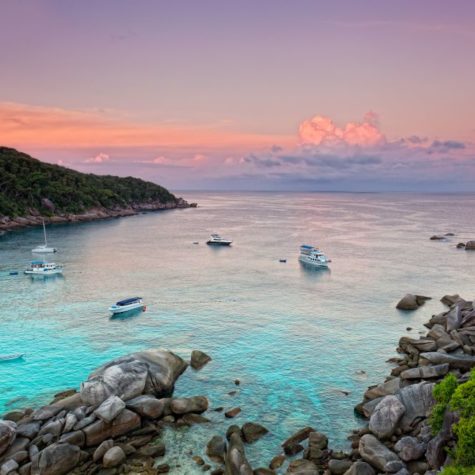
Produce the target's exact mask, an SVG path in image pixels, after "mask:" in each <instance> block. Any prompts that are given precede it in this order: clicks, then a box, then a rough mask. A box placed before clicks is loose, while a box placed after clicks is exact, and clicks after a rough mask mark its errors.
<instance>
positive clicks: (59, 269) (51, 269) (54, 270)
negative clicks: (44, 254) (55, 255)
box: [25, 261, 63, 276]
mask: <svg viewBox="0 0 475 475" xmlns="http://www.w3.org/2000/svg"><path fill="white" fill-rule="evenodd" d="M62 273H63V266H59V265H57V264H55V263H54V262H44V261H32V262H31V265H30V267H28V268H27V269H25V274H27V275H32V276H37V275H38V276H47V275H57V274H62Z"/></svg>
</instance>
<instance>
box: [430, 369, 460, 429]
mask: <svg viewBox="0 0 475 475" xmlns="http://www.w3.org/2000/svg"><path fill="white" fill-rule="evenodd" d="M457 386H458V382H457V378H456V377H455V375H454V374H452V373H449V374H448V375H447V376H446V377H445V378H444V379H443V380H442V381H441V382H440V383H439V384H437V385H436V386H435V387H434V392H433V394H434V399H435V401H436V404H435V405H434V407H433V408H432V412H431V416H430V420H429V422H430V425H431V428H432V432H433V433H434V434H437V432H439V431H440V429H442V423H443V422H444V414H445V411H446V409H447V406H448V405H449V402H450V400H451V398H452V395H453V394H454V392H455V390H456V389H457Z"/></svg>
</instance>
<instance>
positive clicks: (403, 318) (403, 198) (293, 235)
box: [0, 192, 475, 473]
mask: <svg viewBox="0 0 475 475" xmlns="http://www.w3.org/2000/svg"><path fill="white" fill-rule="evenodd" d="M183 197H184V198H185V199H187V200H188V201H196V202H198V204H199V207H198V208H196V209H185V210H173V211H163V212H157V213H149V214H140V215H137V216H133V217H129V218H121V219H113V220H107V221H96V222H91V223H82V224H71V225H57V226H48V228H47V231H48V241H49V243H50V244H51V245H53V246H55V247H58V248H59V252H58V254H56V255H55V256H54V260H55V261H56V262H57V263H61V264H63V265H64V268H65V270H64V277H63V278H50V279H46V280H38V279H31V278H29V277H27V276H25V275H23V274H22V271H23V269H24V268H25V267H26V265H27V264H28V263H29V261H30V260H31V259H32V254H31V249H32V248H33V247H34V246H36V245H37V244H39V243H41V242H42V239H43V237H42V229H40V228H38V229H27V230H19V231H15V232H11V233H7V234H6V235H4V236H2V237H0V309H1V310H0V316H1V320H0V325H1V332H0V354H9V353H16V352H22V353H25V358H24V359H23V360H20V361H12V362H4V363H0V382H1V386H0V410H1V411H7V410H11V409H14V408H20V407H27V406H38V405H40V404H44V403H47V402H48V401H49V400H50V399H51V397H52V395H53V394H55V393H56V392H59V391H61V390H64V389H67V388H78V387H79V384H80V382H81V381H83V380H84V379H86V378H87V376H88V374H89V373H90V372H91V370H93V369H94V368H96V367H97V366H99V365H100V364H102V363H104V362H106V361H108V360H110V359H112V358H114V357H116V356H120V355H124V354H127V353H130V352H133V351H137V350H141V349H146V348H157V347H164V348H168V349H170V350H172V351H174V352H176V353H177V354H179V355H181V356H182V357H184V358H186V359H189V356H190V353H191V351H192V350H193V349H200V350H202V351H205V352H206V353H208V354H209V355H210V356H211V357H212V358H213V360H212V362H211V363H209V364H208V365H207V366H206V367H205V368H203V369H202V370H201V371H198V372H196V371H193V370H192V369H188V370H187V371H186V373H185V374H184V375H183V376H182V377H181V378H180V379H179V381H178V383H177V386H176V390H175V395H177V396H189V395H205V396H207V397H208V398H209V400H210V407H211V408H216V407H221V406H222V407H224V408H225V410H227V409H230V408H232V407H236V406H239V407H241V409H242V412H241V413H240V415H239V416H238V417H236V418H235V419H231V420H227V419H225V418H224V415H223V413H220V412H214V411H209V412H208V413H207V414H206V415H207V416H208V417H209V418H210V419H211V420H212V424H211V425H209V424H207V425H205V426H200V427H199V426H195V427H193V428H191V429H189V430H184V429H180V430H179V431H176V432H172V431H168V433H167V434H166V438H167V440H169V444H168V446H169V454H168V455H167V456H166V457H165V459H166V460H167V459H168V460H171V462H172V464H173V461H175V462H176V460H180V464H181V468H178V469H176V470H175V472H174V473H193V471H194V470H197V473H200V472H201V469H195V468H194V464H193V463H192V462H190V455H189V453H188V452H189V450H193V452H194V453H195V454H201V455H202V454H203V453H204V447H205V444H206V442H207V441H208V440H209V439H210V438H211V436H212V435H214V434H224V432H225V430H226V428H227V426H228V425H230V424H231V423H237V424H242V423H244V422H247V421H255V422H259V423H261V424H263V425H264V426H266V427H267V428H268V429H269V431H270V433H269V434H268V435H266V436H265V437H264V438H263V439H261V440H259V441H258V442H256V443H255V444H253V445H250V446H248V447H247V454H248V456H249V459H250V461H251V462H252V464H253V466H254V467H257V466H259V465H267V464H268V463H269V461H270V459H271V458H272V457H273V456H274V455H276V454H278V453H279V446H280V443H281V442H282V441H283V440H284V439H285V438H287V437H288V436H289V435H291V434H292V433H293V432H295V431H296V430H298V429H300V428H302V427H304V426H306V425H311V426H313V427H314V428H316V429H317V430H319V431H322V432H325V433H326V434H327V435H328V436H329V439H330V446H331V447H332V448H342V449H345V448H348V441H347V439H346V437H347V435H348V433H349V432H350V430H351V429H353V428H356V427H358V425H359V424H360V423H361V422H360V421H359V420H358V419H357V418H356V417H355V415H354V412H353V407H354V405H355V404H356V403H358V402H360V401H361V399H362V395H363V392H364V390H365V389H366V387H367V386H369V385H371V384H375V383H379V382H381V381H382V379H383V378H384V377H385V376H386V375H387V374H388V372H389V370H390V366H389V365H388V364H387V363H386V360H387V359H388V358H390V357H391V356H394V355H395V348H396V346H397V342H398V340H399V338H400V337H401V336H403V335H405V334H409V335H413V336H417V335H418V332H419V331H421V330H422V329H423V326H422V325H423V323H424V322H425V321H427V320H428V318H429V317H430V316H431V315H432V314H433V313H437V312H440V311H442V310H443V309H444V307H443V305H442V304H441V303H440V301H439V299H440V297H442V296H443V295H444V294H446V293H459V294H460V295H462V296H463V297H464V298H466V299H471V298H473V281H474V276H475V268H474V264H475V252H470V251H464V250H459V249H456V248H455V245H456V244H457V243H458V242H459V241H467V240H470V239H472V238H474V239H475V213H474V212H473V210H474V209H475V195H442V194H437V195H435V194H434V195H423V194H363V193H360V194H346V193H205V192H188V193H183ZM212 232H219V233H221V234H222V235H223V236H224V237H229V238H230V239H233V241H234V243H233V245H232V247H230V248H210V247H209V246H206V244H205V241H206V240H207V238H208V237H209V234H210V233H212ZM449 232H453V233H455V236H454V237H448V238H447V240H445V241H430V240H429V238H430V236H431V235H433V234H445V233H449ZM194 241H198V242H199V244H198V245H196V244H193V242H194ZM303 243H307V244H315V245H318V246H319V247H320V248H321V249H322V250H323V251H324V252H325V253H326V254H327V255H328V256H329V257H330V258H331V259H332V263H331V267H330V270H328V271H324V270H320V271H318V270H317V271H315V270H313V271H312V270H308V269H306V268H303V267H301V265H300V264H299V262H298V260H297V257H298V251H299V246H300V245H301V244H303ZM279 259H287V262H286V263H281V262H279ZM11 271H19V275H9V273H10V272H11ZM408 292H410V293H418V294H422V295H427V296H430V297H433V299H432V300H430V301H428V302H427V303H426V304H425V305H424V306H423V307H421V308H420V309H419V310H417V311H415V312H411V313H403V312H400V311H398V310H396V308H395V305H396V303H397V301H398V300H399V299H400V298H401V297H402V296H403V295H404V294H405V293H408ZM136 295H137V296H141V297H143V298H144V300H145V303H146V305H147V310H146V312H144V313H140V314H138V315H136V316H134V317H131V318H128V319H112V320H111V319H110V318H109V315H108V312H107V308H108V306H109V305H110V304H111V303H114V302H115V301H117V300H119V299H122V298H125V297H129V296H136ZM408 327H410V328H412V330H409V331H408V330H406V328H408ZM236 379H239V380H240V382H241V384H240V385H239V386H236V385H235V383H234V381H235V380H236ZM233 391H237V392H236V394H229V393H230V392H231V393H232V392H233ZM190 464H191V465H190Z"/></svg>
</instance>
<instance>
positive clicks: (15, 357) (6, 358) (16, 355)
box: [0, 353, 25, 362]
mask: <svg viewBox="0 0 475 475" xmlns="http://www.w3.org/2000/svg"><path fill="white" fill-rule="evenodd" d="M24 356H25V353H13V354H11V355H0V362H2V361H13V360H19V359H21V358H23V357H24Z"/></svg>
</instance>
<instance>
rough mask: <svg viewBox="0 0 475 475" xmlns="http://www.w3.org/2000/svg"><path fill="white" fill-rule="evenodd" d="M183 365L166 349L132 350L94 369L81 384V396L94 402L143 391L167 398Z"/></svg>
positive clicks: (182, 369)
mask: <svg viewBox="0 0 475 475" xmlns="http://www.w3.org/2000/svg"><path fill="white" fill-rule="evenodd" d="M186 367H187V365H186V363H185V362H184V361H183V360H182V359H181V358H180V357H179V356H177V355H175V354H174V353H172V352H170V351H167V350H148V351H141V352H138V353H133V354H131V355H129V356H125V357H122V358H117V359H115V360H113V361H111V362H110V363H107V364H105V365H104V366H101V367H100V368H98V369H97V370H96V371H94V372H93V373H92V374H91V375H90V376H89V378H88V380H87V381H86V382H84V383H82V385H81V399H82V400H83V401H84V402H85V403H87V404H90V405H96V404H101V403H102V402H103V401H105V400H106V399H107V398H108V397H110V396H112V395H115V396H118V397H120V398H121V399H123V400H127V399H132V398H134V397H137V396H139V395H141V394H143V393H145V394H151V395H154V396H156V397H168V396H170V395H171V394H172V392H173V388H174V385H175V381H176V380H177V379H178V377H179V376H180V375H181V374H182V373H183V371H185V369H186Z"/></svg>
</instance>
